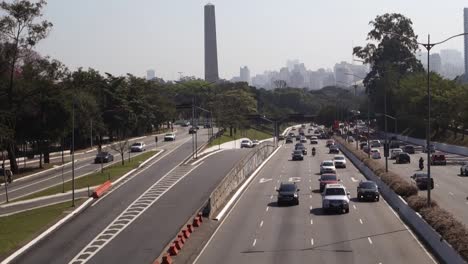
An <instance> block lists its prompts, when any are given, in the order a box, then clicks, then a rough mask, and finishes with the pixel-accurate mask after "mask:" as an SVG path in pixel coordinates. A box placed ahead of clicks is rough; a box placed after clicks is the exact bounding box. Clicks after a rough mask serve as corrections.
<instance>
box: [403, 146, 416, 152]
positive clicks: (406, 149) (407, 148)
mask: <svg viewBox="0 0 468 264" xmlns="http://www.w3.org/2000/svg"><path fill="white" fill-rule="evenodd" d="M402 149H403V151H404V152H406V153H408V154H414V152H415V150H414V146H411V145H406V146H404V147H403V148H402Z"/></svg>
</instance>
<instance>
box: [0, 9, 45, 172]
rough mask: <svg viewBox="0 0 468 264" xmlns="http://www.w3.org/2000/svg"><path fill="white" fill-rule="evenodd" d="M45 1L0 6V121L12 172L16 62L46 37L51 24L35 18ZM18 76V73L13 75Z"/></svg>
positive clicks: (15, 104) (13, 165) (16, 168)
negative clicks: (3, 77) (0, 74)
mask: <svg viewBox="0 0 468 264" xmlns="http://www.w3.org/2000/svg"><path fill="white" fill-rule="evenodd" d="M45 5H46V1H44V0H40V1H37V2H35V3H33V2H31V1H27V0H15V1H13V2H11V3H9V2H6V1H3V2H1V3H0V8H1V9H2V10H3V12H4V13H5V14H4V15H3V16H2V17H1V18H0V40H1V46H2V49H1V51H2V53H3V54H2V58H4V59H5V61H6V63H5V65H3V66H6V67H7V68H6V70H7V72H8V81H7V85H6V86H5V87H2V90H3V91H1V92H0V94H5V95H6V97H5V100H4V101H5V102H2V106H3V109H2V111H1V112H0V113H3V114H5V116H4V117H2V118H0V120H9V122H7V124H3V126H5V125H6V126H8V127H9V130H10V131H12V132H13V133H11V137H9V138H7V139H6V141H7V151H8V157H9V159H10V167H11V170H12V171H13V172H15V173H16V172H18V165H17V163H16V151H15V149H16V143H15V136H14V135H15V133H16V117H15V113H16V111H17V110H18V109H19V108H21V105H19V104H18V100H21V98H18V96H17V94H16V93H15V89H14V80H15V73H18V70H19V69H18V67H17V65H18V62H19V60H21V59H22V57H23V55H24V54H25V53H26V54H27V51H28V50H30V49H31V48H33V47H34V46H35V45H36V44H37V43H38V42H39V41H40V40H42V39H44V38H45V37H46V36H47V33H48V31H49V29H50V28H51V27H52V23H50V22H48V21H46V20H42V21H39V22H37V20H38V19H39V18H40V17H41V16H42V9H43V7H44V6H45ZM17 75H18V74H17Z"/></svg>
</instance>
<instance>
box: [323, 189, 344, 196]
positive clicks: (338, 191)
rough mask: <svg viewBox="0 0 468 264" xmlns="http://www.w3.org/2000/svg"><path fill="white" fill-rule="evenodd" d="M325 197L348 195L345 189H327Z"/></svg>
mask: <svg viewBox="0 0 468 264" xmlns="http://www.w3.org/2000/svg"><path fill="white" fill-rule="evenodd" d="M325 195H346V193H345V190H344V189H343V188H327V189H326V191H325Z"/></svg>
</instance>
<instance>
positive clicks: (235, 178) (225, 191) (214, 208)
mask: <svg viewBox="0 0 468 264" xmlns="http://www.w3.org/2000/svg"><path fill="white" fill-rule="evenodd" d="M274 150H275V145H274V144H273V143H272V142H268V141H267V142H262V143H261V144H259V145H258V146H257V147H255V148H254V149H252V150H251V151H250V153H249V154H248V155H247V156H245V157H244V158H243V159H242V160H240V161H239V162H238V163H237V164H236V166H234V168H232V169H231V171H230V172H229V173H228V174H227V175H226V177H224V179H223V180H222V181H221V183H220V184H219V185H218V186H217V187H216V188H215V189H214V191H213V192H212V193H211V195H210V198H209V200H208V204H207V207H208V211H209V213H208V214H209V217H210V218H211V217H212V216H213V215H214V214H215V213H216V212H218V210H219V209H220V208H221V207H222V206H223V205H224V203H225V201H226V200H227V198H228V197H230V196H231V194H232V193H233V192H234V191H235V190H237V188H238V187H239V185H240V184H241V183H242V182H243V181H244V180H245V179H246V178H247V177H248V176H250V174H252V172H254V171H255V170H256V169H257V168H258V166H259V165H260V164H261V163H262V162H263V161H264V160H265V159H266V158H268V156H270V154H271V153H272V152H273V151H274Z"/></svg>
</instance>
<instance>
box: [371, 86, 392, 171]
mask: <svg viewBox="0 0 468 264" xmlns="http://www.w3.org/2000/svg"><path fill="white" fill-rule="evenodd" d="M385 79H386V78H385ZM384 115H385V116H384V125H385V146H386V148H387V149H388V136H387V85H386V83H384ZM369 152H370V148H369ZM387 153H388V152H385V153H384V154H385V155H384V156H385V172H388V154H387Z"/></svg>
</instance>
